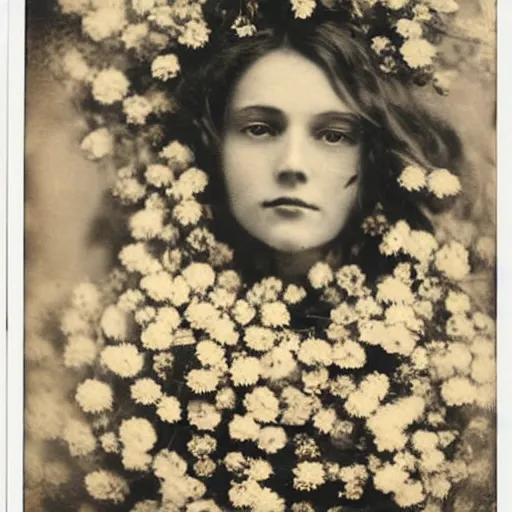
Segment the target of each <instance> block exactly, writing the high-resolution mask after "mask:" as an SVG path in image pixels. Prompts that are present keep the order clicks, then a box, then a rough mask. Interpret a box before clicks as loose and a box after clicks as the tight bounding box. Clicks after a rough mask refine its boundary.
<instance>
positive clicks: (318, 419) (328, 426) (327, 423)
mask: <svg viewBox="0 0 512 512" xmlns="http://www.w3.org/2000/svg"><path fill="white" fill-rule="evenodd" d="M336 419H337V418H336V411H335V410H334V409H320V410H319V411H318V412H317V413H316V414H315V415H314V416H313V426H314V427H315V428H316V429H317V430H318V431H319V432H321V433H322V434H328V433H329V432H331V430H332V429H333V427H334V423H335V421H336Z"/></svg>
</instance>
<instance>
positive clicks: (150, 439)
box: [119, 417, 157, 452]
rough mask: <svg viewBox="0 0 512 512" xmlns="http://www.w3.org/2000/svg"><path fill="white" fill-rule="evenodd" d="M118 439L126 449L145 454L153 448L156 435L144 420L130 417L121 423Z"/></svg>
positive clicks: (151, 426) (150, 425) (149, 424)
mask: <svg viewBox="0 0 512 512" xmlns="http://www.w3.org/2000/svg"><path fill="white" fill-rule="evenodd" d="M119 439H120V440H121V442H122V443H123V444H124V446H125V448H127V449H130V450H134V451H136V452H147V451H149V450H151V448H153V446H155V443H156V441H157V435H156V432H155V429H154V427H153V425H152V424H151V423H150V422H149V421H148V420H147V419H146V418H136V417H132V418H129V419H127V420H123V421H122V422H121V426H120V427H119Z"/></svg>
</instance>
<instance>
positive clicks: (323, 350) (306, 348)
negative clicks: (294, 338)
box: [297, 338, 332, 366]
mask: <svg viewBox="0 0 512 512" xmlns="http://www.w3.org/2000/svg"><path fill="white" fill-rule="evenodd" d="M297 358H298V359H299V361H301V362H303V363H304V364H307V365H310V366H312V365H320V366H329V365H330V364H331V363H332V349H331V345H329V343H327V342H326V341H324V340H320V339H315V338H313V339H309V340H305V341H304V342H303V343H302V345H301V346H300V349H299V352H298V354H297Z"/></svg>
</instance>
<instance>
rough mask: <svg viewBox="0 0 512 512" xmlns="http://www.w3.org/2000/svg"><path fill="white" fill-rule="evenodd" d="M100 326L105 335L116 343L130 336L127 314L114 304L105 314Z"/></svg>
mask: <svg viewBox="0 0 512 512" xmlns="http://www.w3.org/2000/svg"><path fill="white" fill-rule="evenodd" d="M100 325H101V328H102V330H103V332H104V333H105V335H106V336H107V337H108V338H111V339H113V340H115V341H123V340H125V339H126V336H127V335H128V321H127V317H126V313H125V312H124V311H122V310H121V309H120V308H118V307H117V306H115V305H113V304H112V305H110V306H108V307H107V308H106V309H105V311H104V312H103V315H102V317H101V321H100Z"/></svg>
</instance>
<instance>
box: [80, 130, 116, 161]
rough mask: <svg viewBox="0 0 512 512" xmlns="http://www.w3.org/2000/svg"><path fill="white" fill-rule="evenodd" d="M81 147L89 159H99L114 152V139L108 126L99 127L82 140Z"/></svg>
mask: <svg viewBox="0 0 512 512" xmlns="http://www.w3.org/2000/svg"><path fill="white" fill-rule="evenodd" d="M80 149H81V150H82V151H83V152H84V153H85V154H86V156H87V158H88V159H89V160H99V159H100V158H103V157H105V156H107V155H110V154H111V153H112V151H113V149H114V140H113V138H112V135H111V134H110V132H109V131H108V130H107V128H98V129H97V130H94V131H93V132H91V133H89V134H88V135H87V136H86V137H85V138H84V139H83V140H82V142H81V143H80Z"/></svg>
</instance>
